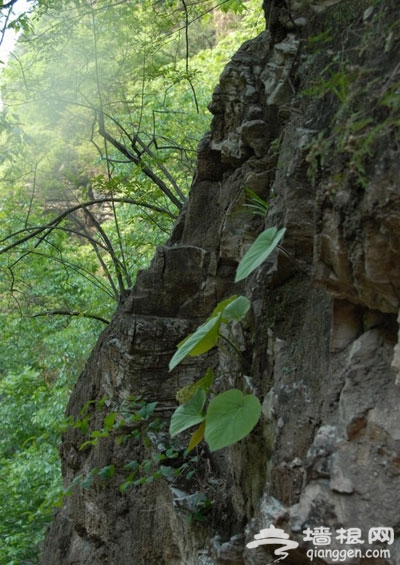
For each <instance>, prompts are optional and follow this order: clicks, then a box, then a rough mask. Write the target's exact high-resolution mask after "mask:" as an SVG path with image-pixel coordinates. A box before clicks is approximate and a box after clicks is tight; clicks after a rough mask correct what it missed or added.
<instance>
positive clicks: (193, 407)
mask: <svg viewBox="0 0 400 565" xmlns="http://www.w3.org/2000/svg"><path fill="white" fill-rule="evenodd" d="M205 403H206V393H205V392H204V390H203V389H201V388H199V389H197V390H196V392H195V393H194V394H193V396H192V397H191V398H190V399H189V400H188V401H187V402H186V403H185V404H182V405H181V406H179V407H178V408H177V409H176V410H175V412H174V415H173V416H172V418H171V423H170V426H169V433H170V434H171V436H172V437H174V436H176V435H177V434H180V433H181V432H183V431H185V430H187V429H188V428H191V427H192V426H195V425H196V424H200V422H202V421H203V420H204V419H205V414H204V412H203V408H204V404H205Z"/></svg>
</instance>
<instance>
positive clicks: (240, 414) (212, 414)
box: [205, 389, 261, 451]
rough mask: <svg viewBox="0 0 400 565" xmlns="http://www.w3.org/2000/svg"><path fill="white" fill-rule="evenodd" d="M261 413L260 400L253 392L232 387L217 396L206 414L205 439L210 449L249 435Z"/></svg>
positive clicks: (221, 446)
mask: <svg viewBox="0 0 400 565" xmlns="http://www.w3.org/2000/svg"><path fill="white" fill-rule="evenodd" d="M260 414H261V404H260V401H259V400H258V398H257V397H256V396H254V395H253V394H249V395H244V394H243V393H242V392H241V391H240V390H238V389H232V390H227V391H226V392H222V393H221V394H218V395H217V396H215V397H214V398H213V399H212V400H211V402H210V404H209V407H208V410H207V414H206V429H205V440H206V442H207V443H208V445H209V448H210V450H211V451H216V450H217V449H222V448H223V447H226V446H228V445H231V444H232V443H236V442H237V441H239V440H241V439H242V438H244V437H245V436H247V435H248V434H249V433H250V432H251V430H252V429H253V428H254V426H255V425H256V424H257V422H258V420H259V418H260Z"/></svg>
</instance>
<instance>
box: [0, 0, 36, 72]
mask: <svg viewBox="0 0 400 565" xmlns="http://www.w3.org/2000/svg"><path fill="white" fill-rule="evenodd" d="M28 8H32V3H28V2H27V0H17V2H16V3H15V4H14V7H13V14H14V16H18V15H19V14H22V12H25V11H26V10H28ZM10 19H12V18H10ZM16 38H17V34H16V33H15V31H14V30H12V29H7V30H6V31H5V33H4V37H3V41H2V44H1V45H0V61H2V62H3V63H4V62H6V60H7V57H8V54H9V53H10V51H11V50H12V48H13V47H14V44H15V41H16ZM0 68H1V67H0Z"/></svg>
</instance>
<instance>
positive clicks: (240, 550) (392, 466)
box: [42, 0, 400, 565]
mask: <svg viewBox="0 0 400 565" xmlns="http://www.w3.org/2000/svg"><path fill="white" fill-rule="evenodd" d="M336 4H337V2H336V1H335V0H320V1H318V0H312V1H311V0H310V1H309V0H303V1H300V0H299V1H295V0H293V1H291V2H279V3H278V2H273V3H266V8H268V6H269V7H270V8H271V10H272V11H271V12H270V16H271V18H270V30H269V31H266V32H264V33H262V34H261V35H260V36H259V37H258V38H256V39H255V40H254V41H251V42H247V43H246V44H245V45H244V46H242V48H241V49H240V50H239V51H238V53H237V54H236V55H235V56H234V58H233V60H232V61H231V62H230V63H229V64H228V65H227V67H226V68H225V70H224V72H223V73H222V75H221V82H220V85H219V86H218V87H217V88H216V90H215V92H214V95H213V100H212V103H211V105H210V109H211V111H212V113H213V114H214V118H213V123H212V127H211V131H210V133H209V134H207V135H206V136H205V138H204V139H203V141H202V143H201V144H200V146H199V159H198V167H197V176H196V177H195V179H194V182H193V186H192V190H191V193H190V198H189V200H188V203H187V205H186V206H185V207H184V210H183V212H182V214H181V216H180V218H179V220H178V222H177V225H176V228H175V230H174V233H173V235H172V237H171V239H170V241H169V242H168V243H167V244H166V245H165V246H163V247H161V248H160V249H159V250H158V251H157V253H156V255H155V257H154V260H153V263H152V265H151V267H150V268H149V269H148V270H146V271H143V272H142V273H140V275H139V276H138V279H137V283H136V285H135V287H134V288H133V289H132V291H131V293H130V295H129V296H128V297H126V299H125V300H124V302H123V303H122V304H121V306H120V308H119V309H118V311H117V312H116V314H115V316H114V318H113V320H112V322H111V324H110V326H109V327H108V328H107V329H106V330H105V332H104V333H103V334H102V336H101V337H100V340H99V342H98V344H97V346H96V348H95V350H94V352H93V354H92V356H91V358H90V359H89V361H88V363H87V366H86V368H85V371H84V372H83V374H82V375H81V377H80V379H79V381H78V382H77V384H76V387H75V389H74V391H73V394H72V397H71V400H70V404H69V408H68V414H70V415H72V416H74V417H79V415H80V411H81V409H82V406H84V405H85V403H86V402H87V401H88V400H93V399H101V398H104V397H107V398H108V400H107V403H106V404H105V405H104V406H103V409H102V410H103V412H102V413H101V414H96V412H95V411H94V412H93V414H92V419H91V420H90V425H91V429H96V426H99V425H101V422H102V418H103V416H104V413H107V411H108V410H114V409H117V407H118V406H119V405H120V403H121V402H122V401H123V400H124V399H126V398H128V397H130V396H140V397H142V398H145V399H146V400H148V401H154V400H157V401H158V402H159V406H158V408H159V414H160V417H161V418H163V419H164V420H166V421H168V419H169V417H170V415H171V412H172V410H173V409H174V407H175V406H176V401H175V395H176V391H177V389H179V388H180V387H182V386H183V385H185V384H188V383H191V382H193V381H194V380H196V379H197V378H199V377H200V376H202V375H203V374H204V371H205V369H206V368H207V367H213V369H214V370H215V372H216V374H217V380H216V386H215V388H216V390H217V391H221V390H225V389H226V388H229V387H232V386H235V387H237V388H241V389H242V390H243V391H245V392H246V393H248V392H253V393H256V394H257V395H258V396H259V398H260V400H261V402H262V417H261V420H260V422H259V423H258V425H257V426H256V428H254V430H253V431H252V433H251V434H250V436H249V437H247V438H246V439H245V440H243V441H241V442H240V443H239V444H237V445H234V446H232V447H230V448H228V449H224V450H221V451H219V452H216V453H213V454H211V455H210V454H209V453H208V452H207V451H206V450H205V449H203V448H201V451H200V461H201V463H200V464H199V466H198V467H197V474H196V477H197V478H195V479H193V480H192V481H189V482H186V483H185V484H180V483H179V484H175V483H173V484H171V483H169V482H168V481H164V480H160V481H155V482H154V483H152V484H150V485H145V486H142V487H134V488H132V489H130V490H128V491H127V492H125V493H124V494H122V493H120V491H119V490H118V487H119V485H120V484H121V481H122V480H123V477H124V474H123V469H124V465H126V463H128V462H129V461H131V460H132V459H133V458H134V457H143V450H142V451H141V449H140V448H139V447H138V446H137V445H136V444H134V443H133V442H132V443H129V442H128V444H126V445H125V444H121V445H118V443H117V442H115V441H114V440H113V439H112V438H105V439H104V441H102V442H99V444H98V445H96V446H92V447H87V448H86V449H83V450H80V449H79V448H80V445H81V443H82V435H81V433H80V431H79V430H77V429H73V428H72V429H69V430H68V431H67V432H66V433H65V434H64V437H63V442H62V446H61V450H60V452H61V457H62V464H63V475H64V480H65V485H66V486H67V485H70V484H71V482H72V481H73V480H74V478H76V477H77V476H79V474H84V473H86V472H88V471H90V470H91V469H93V467H98V468H100V467H101V466H104V465H109V464H111V463H113V464H114V465H115V466H116V474H115V476H114V477H113V479H112V480H110V481H109V482H108V483H107V484H103V485H102V486H101V488H97V487H96V488H91V489H87V490H84V489H80V488H79V487H78V488H76V489H75V490H74V491H73V494H72V496H71V497H68V498H66V499H65V501H64V504H63V507H62V508H61V509H59V510H58V511H57V512H56V514H55V516H54V520H53V524H52V526H51V529H50V531H49V534H48V536H47V539H46V543H45V547H44V554H43V561H42V563H43V565H55V564H56V563H57V565H99V564H101V563H104V564H107V565H125V564H126V565H128V564H129V565H131V564H132V563H135V565H153V564H154V565H159V564H168V565H169V564H171V565H175V564H176V565H178V564H180V565H183V564H185V565H218V564H228V563H230V564H237V565H240V564H243V565H245V564H246V565H256V564H258V563H265V562H269V561H271V558H275V557H276V556H274V555H273V554H272V553H271V551H270V550H268V548H258V549H257V550H253V549H249V548H245V542H248V541H249V540H251V539H253V537H254V534H256V533H257V532H259V531H260V530H261V529H262V528H267V527H268V526H270V525H275V526H276V527H279V528H283V529H284V530H285V531H286V532H287V533H288V535H290V538H291V539H293V540H295V541H297V542H298V543H299V548H298V549H296V550H295V551H293V552H291V554H290V558H288V559H290V563H292V564H293V565H295V564H296V565H297V564H299V565H304V564H305V563H309V559H308V557H307V556H306V553H305V552H306V550H307V549H308V548H310V542H306V541H304V535H303V530H305V529H306V528H311V529H312V528H315V527H321V526H324V527H327V528H330V529H331V531H332V532H335V530H338V529H340V528H344V529H349V528H360V530H361V531H362V535H363V536H366V537H365V538H364V537H363V539H367V536H368V530H369V528H372V527H376V526H380V525H382V526H387V527H391V528H393V529H394V534H395V540H394V543H393V544H392V545H390V546H389V549H390V552H391V557H390V558H388V559H383V558H382V559H381V558H379V559H378V560H376V561H374V563H376V564H377V565H397V564H399V563H400V561H399V557H398V555H400V538H399V520H398V508H399V506H400V424H399V421H400V408H399V407H400V396H399V395H400V389H399V387H398V386H396V373H397V384H398V383H399V381H400V377H399V374H400V346H399V341H400V333H399V324H400V318H398V317H397V316H398V312H399V296H400V261H399V259H400V240H399V237H400V236H399V234H400V197H399V189H398V187H399V180H400V179H399V167H398V161H399V149H398V146H397V145H396V143H395V142H394V141H393V140H394V138H395V134H394V131H392V130H391V128H386V126H385V128H382V130H379V132H380V133H379V139H378V142H377V144H376V145H374V152H373V153H371V155H369V157H368V162H367V163H366V164H365V167H366V169H367V172H368V175H367V180H366V181H365V184H364V185H363V186H362V185H361V184H360V183H358V182H357V180H356V177H355V176H354V171H351V172H350V173H348V174H347V173H346V175H345V174H343V169H344V168H345V167H346V166H347V164H348V162H349V159H351V154H350V153H349V146H348V147H347V149H346V151H344V152H343V151H336V149H335V146H334V145H332V146H330V147H331V149H330V151H331V153H330V154H329V155H325V156H324V158H325V160H323V163H321V162H320V163H319V164H318V163H317V167H316V171H314V175H313V180H314V182H311V179H310V175H309V166H310V154H309V148H310V145H312V143H314V142H315V135H316V133H319V132H320V131H325V132H326V134H327V135H331V132H332V131H336V132H337V131H341V130H340V127H339V126H342V125H343V124H341V123H340V122H335V121H334V120H335V119H339V118H338V117H337V114H336V112H337V107H338V104H337V101H336V100H335V95H334V92H333V91H332V92H329V93H328V94H327V95H326V96H325V97H321V98H320V99H314V98H312V97H306V96H305V95H304V93H302V92H300V94H297V90H298V88H300V90H301V88H303V87H309V86H310V85H314V84H315V83H318V81H319V80H320V77H321V74H322V73H323V69H325V68H326V67H327V65H328V64H331V61H330V60H327V59H326V57H329V53H322V54H321V53H311V54H310V53H307V51H306V50H307V47H306V44H304V50H305V52H304V53H302V54H300V45H301V40H302V37H304V34H310V35H311V36H316V35H318V34H321V33H324V32H325V31H326V30H325V28H324V26H323V24H324V21H323V19H321V18H320V19H319V18H318V16H317V15H316V14H317V13H319V12H321V13H322V11H324V13H325V14H328V15H329V14H330V13H332V14H334V15H335V17H336V19H335V21H336V22H337V21H342V20H341V19H340V18H339V17H338V16H341V17H342V16H343V21H344V22H346V23H345V24H343V26H344V27H343V28H342V27H341V26H340V25H339V26H337V27H338V28H337V29H336V33H337V36H336V37H335V43H334V44H333V43H332V44H330V45H329V48H330V49H331V50H332V51H333V54H335V53H334V52H335V50H336V49H339V51H338V55H339V57H338V60H342V55H343V53H348V54H349V56H350V54H354V53H357V57H360V58H362V57H365V59H364V60H361V59H360V60H359V61H358V63H360V65H361V64H364V63H363V61H364V62H365V63H367V62H368V61H371V62H372V63H373V64H372V63H371V65H372V66H368V69H367V71H368V72H366V73H365V74H362V77H364V76H368V77H369V78H368V80H370V79H371V80H373V84H379V85H390V84H392V82H391V81H393V80H394V77H395V76H396V73H397V71H398V68H397V67H398V57H397V51H396V46H395V43H390V42H389V43H388V42H387V39H386V38H385V37H384V36H385V34H384V33H381V32H382V30H385V29H387V28H388V27H389V26H392V24H393V22H394V21H398V20H400V7H399V5H398V3H397V2H395V1H394V0H387V1H386V2H385V9H383V10H382V12H381V13H380V18H376V19H375V18H374V17H372V18H371V17H370V16H368V18H367V19H366V21H365V23H363V14H364V15H365V10H366V9H367V8H368V5H367V4H365V3H363V2H361V1H356V2H342V3H341V4H340V6H337V7H335V5H336ZM342 7H343V8H346V11H344V12H343V13H342V12H339V10H342ZM288 8H289V11H288ZM303 11H304V14H303ZM302 17H303V18H304V19H305V21H303V22H302V25H300V23H296V22H298V19H299V18H302ZM327 17H328V16H327ZM289 28H290V33H289V34H288V29H289ZM350 30H351V33H350ZM371 33H372V35H371ZM302 34H303V35H302ZM371 37H373V38H374V42H378V45H377V46H374V45H370V43H371V41H370V38H371ZM324 49H325V47H324ZM326 50H327V51H328V49H327V48H326ZM378 51H379V57H378V55H377V52H378ZM351 56H353V55H351ZM354 56H355V55H354ZM377 57H378V58H377ZM352 86H354V84H352ZM362 86H363V89H364V91H365V84H364V83H363V84H362ZM382 88H383V86H382ZM385 88H386V86H385ZM357 102H359V101H357ZM377 106H379V105H377ZM357 107H358V106H357ZM370 110H371V112H375V108H373V109H370V108H368V111H370ZM342 112H343V107H342ZM391 112H392V113H391V119H392V120H393V121H395V119H397V118H398V116H397V114H396V113H395V108H391ZM378 114H379V115H378V116H376V115H375V114H374V119H376V120H378V119H380V118H379V116H380V115H383V119H385V115H386V114H385V111H384V109H382V107H380V109H379V112H378ZM332 120H333V121H332ZM378 125H379V122H378ZM392 126H393V128H396V127H398V124H397V126H396V125H395V124H394V123H392ZM335 128H336V129H335ZM353 142H354V140H353ZM338 179H339V181H338ZM245 187H249V188H251V189H252V190H254V191H255V192H256V193H257V194H259V195H260V196H261V197H262V198H265V199H269V200H270V206H269V210H268V213H267V216H266V218H265V219H261V218H260V217H256V216H253V215H251V213H250V212H249V209H248V208H246V207H245V206H244V204H245V195H244V190H243V189H244V188H245ZM264 225H265V226H267V227H269V226H273V225H276V226H277V227H283V226H284V227H286V233H285V238H284V240H283V241H282V243H281V246H282V248H283V250H284V252H279V253H275V254H274V255H272V256H271V257H270V258H269V259H268V261H267V262H265V264H263V265H262V266H260V268H259V269H257V271H256V272H254V273H253V274H252V275H251V276H250V277H248V279H246V280H245V281H244V282H242V283H240V284H239V285H234V283H233V281H234V276H235V270H236V266H237V264H238V261H239V260H240V258H241V257H242V256H243V254H244V253H245V251H246V249H247V248H248V247H249V245H250V244H251V242H252V241H253V240H254V239H255V237H256V236H257V234H258V233H259V232H260V231H261V230H262V229H263V227H264ZM316 286H318V288H316ZM240 292H242V293H245V294H246V295H247V296H248V297H249V299H250V300H251V303H252V308H251V313H250V314H249V316H248V319H246V321H245V322H244V324H243V325H242V327H238V326H235V327H233V335H234V337H235V338H236V339H237V343H238V346H239V348H240V351H241V354H242V356H243V357H244V359H245V361H246V363H247V364H249V365H251V370H250V371H247V370H246V371H244V370H243V368H242V366H241V362H240V361H239V360H238V359H237V358H236V357H235V356H234V355H232V354H231V353H230V352H229V351H228V350H227V349H224V348H222V349H221V351H217V350H214V351H212V352H210V353H209V354H207V355H205V356H202V357H199V358H188V359H186V360H185V361H183V362H182V363H181V364H180V365H179V366H178V367H177V368H176V369H175V370H174V371H173V372H172V373H170V372H169V371H168V362H169V360H170V358H171V356H172V355H173V353H174V351H175V348H176V345H177V343H179V341H180V340H181V339H182V338H183V337H185V336H186V335H187V334H188V333H189V332H191V331H192V330H193V329H194V328H195V327H196V326H197V325H198V324H199V323H201V322H203V321H204V320H205V319H206V317H207V316H208V315H209V314H210V312H211V311H212V310H213V308H214V307H215V305H216V304H217V302H218V301H219V300H221V299H222V298H225V297H226V296H229V295H231V294H233V293H240ZM396 344H397V345H396ZM167 439H168V435H167V434H164V436H162V437H161V436H159V437H158V436H157V437H155V438H154V441H152V445H151V446H149V447H148V449H149V451H150V452H152V453H157V445H159V444H161V443H163V444H165V442H166V441H167ZM183 445H186V444H185V441H184V440H182V446H183ZM198 495H200V496H206V497H207V500H210V502H211V508H210V510H209V511H208V513H207V514H205V515H204V518H205V520H204V522H195V521H193V513H194V511H196V508H197V507H196V504H198V502H196V501H198V500H199V498H198ZM203 500H204V499H203ZM190 518H192V520H191V521H190V520H188V519H190ZM366 543H367V542H365V544H361V545H358V546H357V547H360V548H362V549H363V550H364V549H365V548H366V547H367V545H366ZM353 547H354V546H353ZM330 548H331V549H338V550H339V549H343V544H342V545H341V544H340V542H339V541H338V540H337V539H336V538H335V539H332V544H331V546H330ZM288 562H289V561H288ZM329 562H330V561H329V560H328V559H322V558H321V559H320V561H319V563H321V564H323V563H329ZM349 562H350V561H349ZM351 562H352V564H353V565H361V564H364V563H365V562H366V561H365V559H364V560H363V559H362V558H355V559H353V560H352V561H351ZM371 563H372V561H371Z"/></svg>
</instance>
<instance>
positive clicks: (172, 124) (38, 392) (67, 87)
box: [0, 0, 263, 565]
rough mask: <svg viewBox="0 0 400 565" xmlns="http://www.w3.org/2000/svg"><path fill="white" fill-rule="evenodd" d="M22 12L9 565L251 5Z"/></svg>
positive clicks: (0, 298) (6, 499)
mask: <svg viewBox="0 0 400 565" xmlns="http://www.w3.org/2000/svg"><path fill="white" fill-rule="evenodd" d="M21 1H22V0H15V2H9V3H3V4H2V6H0V36H1V34H2V33H4V31H5V30H6V29H7V27H11V28H14V29H17V30H19V32H20V36H19V41H18V44H17V46H16V48H15V50H14V51H13V52H12V53H11V54H10V56H9V59H8V62H7V63H6V64H5V63H4V64H2V73H1V77H0V89H1V99H2V107H1V112H0V274H1V277H0V316H1V322H2V323H1V328H2V339H1V340H0V398H1V401H2V402H1V405H0V414H1V418H2V421H3V427H4V430H5V432H4V434H3V436H2V439H1V441H0V457H1V460H2V468H1V472H0V506H1V508H2V516H3V519H2V521H1V523H0V538H1V539H2V544H1V547H0V562H1V563H2V564H3V563H4V564H6V565H11V564H13V565H15V564H19V563H21V564H22V563H38V562H39V554H40V543H41V540H42V537H43V532H44V528H45V527H46V524H47V523H48V521H49V519H50V516H51V512H52V507H53V505H54V504H55V503H56V501H57V500H58V497H59V496H60V492H61V480H60V470H59V462H58V455H57V443H58V438H59V431H60V429H61V428H62V421H63V412H64V409H65V405H66V402H67V400H68V396H69V394H70V390H71V387H72V386H73V383H74V381H75V380H76V378H77V375H78V374H79V371H80V370H81V368H82V366H83V364H84V361H85V358H87V355H88V354H89V352H90V349H91V348H92V347H93V345H94V342H95V340H96V339H97V336H98V334H99V332H100V331H101V330H102V329H103V328H104V327H105V324H107V323H108V321H109V320H110V318H111V316H112V314H113V311H114V310H115V307H116V303H117V302H118V301H119V300H121V299H123V297H124V294H125V293H126V292H127V290H128V289H129V288H130V287H131V286H132V284H133V283H134V279H135V276H136V273H137V271H138V269H141V268H145V267H146V265H147V264H148V261H149V259H150V258H151V256H152V254H153V251H154V247H155V246H156V245H158V244H160V243H162V242H163V241H164V240H165V238H166V237H167V236H168V234H169V233H170V230H171V227H172V225H173V222H174V220H175V218H176V217H177V215H178V213H179V209H180V208H181V206H182V204H183V203H184V201H185V199H186V197H187V194H188V191H189V188H190V184H191V179H192V175H193V166H194V159H195V154H196V146H197V144H198V141H199V140H200V138H201V136H202V135H203V134H204V132H205V131H206V130H207V129H208V124H209V120H210V116H209V114H208V113H207V104H208V103H209V101H210V98H211V92H212V89H213V87H214V86H215V84H216V83H217V80H218V76H219V74H220V72H221V71H222V68H223V65H224V63H225V62H227V60H228V59H229V57H230V56H231V55H232V53H233V52H234V51H235V50H236V49H237V47H238V45H240V43H241V42H242V41H243V40H245V39H247V38H249V37H252V36H254V35H255V34H256V33H257V31H258V29H261V28H262V25H263V21H262V11H261V7H260V6H259V5H258V3H256V2H255V1H254V0H249V1H248V2H245V3H243V2H242V1H241V0H229V1H225V2H222V3H221V4H220V5H219V7H218V6H217V3H215V2H212V1H211V0H204V1H200V2H196V1H194V0H191V1H189V0H179V1H178V0H172V1H171V2H149V1H148V0H144V1H143V2H134V1H118V0H116V1H114V2H112V1H110V0H108V1H106V0H96V1H94V2H90V1H89V2H88V1H85V2H82V1H81V0H74V1H69V0H40V1H39V2H31V3H28V4H27V9H26V11H25V12H24V13H22V14H20V15H13V13H12V9H13V8H15V7H16V6H17V5H18V3H20V2H21Z"/></svg>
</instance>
